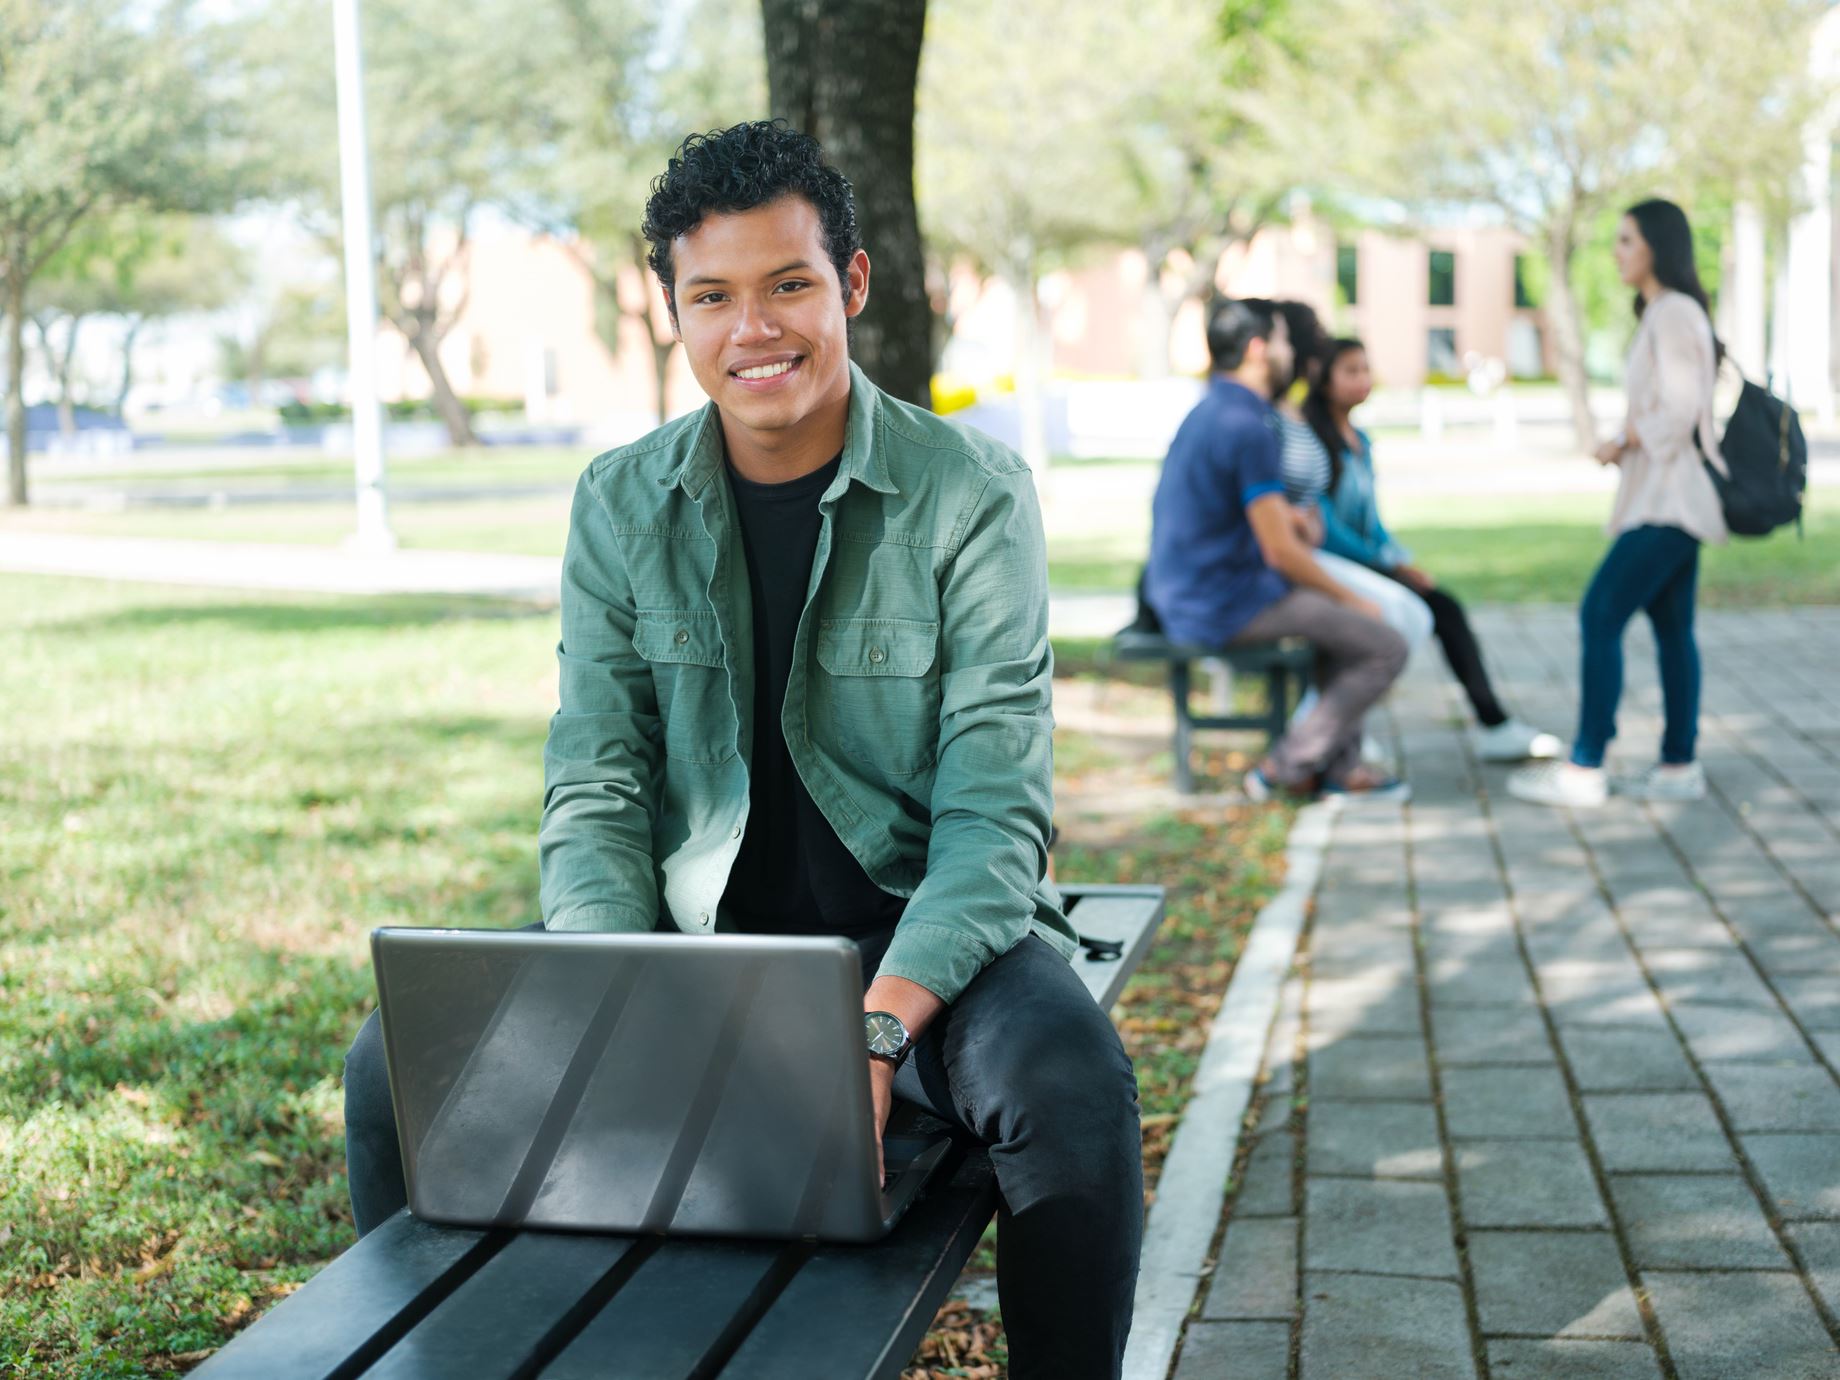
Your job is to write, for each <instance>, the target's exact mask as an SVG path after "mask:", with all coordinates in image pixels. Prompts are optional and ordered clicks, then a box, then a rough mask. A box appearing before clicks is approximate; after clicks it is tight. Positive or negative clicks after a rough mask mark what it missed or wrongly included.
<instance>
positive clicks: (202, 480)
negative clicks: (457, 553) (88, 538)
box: [39, 446, 593, 491]
mask: <svg viewBox="0 0 1840 1380" xmlns="http://www.w3.org/2000/svg"><path fill="white" fill-rule="evenodd" d="M150 454H152V455H155V456H157V455H158V452H150ZM592 458H593V454H592V452H590V451H589V450H588V449H587V448H586V447H579V446H578V447H546V446H481V447H478V448H477V449H473V450H463V451H459V450H448V451H438V452H436V453H434V454H431V455H410V456H399V457H393V458H391V459H389V461H388V462H387V463H388V469H389V478H390V482H391V483H392V484H401V485H404V486H405V487H406V486H414V485H425V486H430V487H446V486H448V485H464V484H480V485H490V484H507V485H524V484H556V485H559V486H567V485H572V484H574V482H575V479H576V476H577V475H579V474H580V473H581V472H582V470H583V469H584V468H586V466H587V463H588V461H589V460H591V459H592ZM39 482H42V483H47V484H58V485H64V484H82V485H94V486H96V487H98V488H107V489H118V488H128V487H132V488H149V489H154V488H157V489H202V490H207V491H208V490H212V489H274V488H282V489H285V488H292V487H319V486H323V485H329V484H331V485H338V484H350V483H352V482H353V479H352V461H351V457H350V456H329V455H325V454H323V453H321V452H319V451H312V450H308V451H277V452H276V453H275V454H274V456H273V457H272V458H264V459H263V460H262V461H261V462H259V463H257V464H251V465H239V466H238V467H236V468H235V469H212V468H208V467H201V468H198V469H195V470H175V471H170V472H165V471H154V470H148V469H145V468H139V469H137V468H136V467H135V466H134V465H133V464H132V463H124V464H123V465H122V466H121V467H120V468H119V469H115V470H110V471H107V472H106V473H104V472H97V473H94V474H82V475H70V476H47V477H45V478H43V479H42V480H40V481H39Z"/></svg>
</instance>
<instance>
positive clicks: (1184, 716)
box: [1169, 661, 1195, 795]
mask: <svg viewBox="0 0 1840 1380" xmlns="http://www.w3.org/2000/svg"><path fill="white" fill-rule="evenodd" d="M1190 688H1191V684H1190V677H1189V670H1188V663H1187V662H1186V661H1172V662H1170V663H1169V691H1170V694H1171V695H1172V696H1173V697H1174V699H1175V702H1176V737H1175V756H1176V790H1177V791H1179V792H1181V793H1182V794H1183V795H1193V794H1194V793H1195V773H1194V769H1193V767H1192V766H1191V765H1190V763H1189V760H1188V758H1189V752H1190V750H1191V747H1192V745H1193V739H1194V724H1193V723H1192V722H1191V719H1190V715H1189V710H1188V695H1189V690H1190Z"/></svg>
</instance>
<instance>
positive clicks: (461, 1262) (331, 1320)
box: [192, 1212, 510, 1380]
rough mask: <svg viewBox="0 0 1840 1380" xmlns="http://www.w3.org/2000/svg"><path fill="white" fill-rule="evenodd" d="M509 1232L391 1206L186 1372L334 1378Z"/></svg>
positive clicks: (225, 1379)
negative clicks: (471, 1227) (440, 1222)
mask: <svg viewBox="0 0 1840 1380" xmlns="http://www.w3.org/2000/svg"><path fill="white" fill-rule="evenodd" d="M509 1239H510V1236H509V1233H505V1232H483V1231H466V1230H462V1229H460V1228H455V1227H437V1226H432V1225H430V1224H429V1223H427V1222H421V1221H417V1220H416V1219H415V1218H413V1217H411V1216H410V1215H409V1214H408V1213H407V1212H399V1213H397V1214H396V1216H394V1217H392V1218H391V1219H390V1220H389V1221H388V1222H386V1223H384V1224H383V1225H382V1226H381V1227H379V1228H377V1230H376V1231H374V1232H372V1233H371V1234H370V1235H369V1236H367V1237H365V1238H364V1240H363V1242H362V1243H361V1244H360V1245H358V1246H355V1247H353V1248H352V1249H351V1250H349V1251H346V1252H345V1254H344V1255H342V1256H340V1257H339V1258H338V1259H337V1260H335V1261H333V1262H332V1263H331V1264H330V1265H328V1266H327V1267H326V1268H325V1269H323V1270H321V1271H320V1272H319V1273H318V1274H317V1275H315V1276H314V1277H313V1278H312V1279H311V1280H309V1281H307V1283H306V1284H304V1285H303V1286H302V1287H301V1288H300V1289H298V1290H296V1291H295V1292H294V1293H293V1294H292V1295H290V1296H289V1297H288V1298H286V1299H283V1300H282V1301H281V1302H280V1303H279V1304H277V1305H276V1306H275V1308H274V1309H273V1310H271V1311H270V1312H269V1314H268V1315H267V1316H266V1317H264V1318H263V1319H262V1320H261V1322H259V1323H258V1324H257V1325H256V1326H254V1327H252V1328H250V1329H249V1330H248V1331H247V1332H244V1333H243V1334H242V1335H240V1336H239V1337H237V1338H236V1339H235V1340H234V1341H232V1342H231V1343H230V1344H229V1345H228V1346H226V1347H225V1348H223V1350H221V1351H219V1352H218V1353H217V1354H216V1355H215V1356H213V1357H211V1358H210V1360H208V1361H206V1362H205V1363H204V1364H203V1365H202V1366H200V1367H199V1368H198V1369H197V1370H195V1371H193V1372H192V1373H193V1374H194V1375H199V1376H207V1377H210V1380H229V1377H233V1376H256V1377H262V1380H273V1377H277V1376H287V1377H289V1378H290V1380H343V1377H345V1376H349V1375H357V1374H359V1373H361V1372H362V1371H363V1369H364V1367H365V1366H366V1365H368V1364H369V1363H370V1362H371V1361H372V1360H374V1359H375V1358H376V1357H377V1356H378V1355H379V1354H380V1353H381V1352H383V1351H384V1350H385V1349H387V1348H388V1347H389V1345H390V1344H391V1343H392V1342H394V1341H395V1340H396V1339H397V1338H398V1337H400V1336H401V1335H402V1334H403V1333H404V1332H406V1331H408V1330H409V1329H410V1328H411V1327H412V1326H413V1325H414V1324H415V1323H416V1322H417V1321H418V1320H420V1319H421V1318H422V1317H424V1316H425V1315H426V1314H427V1313H428V1312H429V1311H430V1310H432V1309H433V1308H435V1307H436V1306H438V1305H439V1303H440V1301H441V1300H442V1298H444V1297H445V1296H446V1295H445V1293H444V1292H443V1290H442V1286H443V1285H444V1284H445V1285H448V1286H451V1285H453V1284H455V1283H457V1282H458V1283H463V1282H464V1280H465V1278H466V1277H467V1276H468V1275H469V1274H470V1273H471V1272H472V1271H474V1270H475V1269H477V1268H479V1267H480V1266H481V1265H482V1264H483V1263H485V1262H486V1261H487V1260H488V1259H489V1258H490V1257H491V1255H492V1254H493V1253H494V1252H496V1251H497V1250H498V1249H499V1248H500V1247H501V1246H503V1245H504V1244H505V1243H506V1242H507V1241H508V1240H509Z"/></svg>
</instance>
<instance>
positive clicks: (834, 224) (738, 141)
mask: <svg viewBox="0 0 1840 1380" xmlns="http://www.w3.org/2000/svg"><path fill="white" fill-rule="evenodd" d="M783 196H802V197H804V198H805V199H806V200H807V201H809V202H810V203H811V204H812V206H813V207H814V208H815V209H816V210H817V212H818V229H819V233H820V235H821V236H822V237H823V240H824V251H825V253H827V254H829V255H830V257H831V264H832V266H833V267H835V268H836V270H837V281H838V282H840V283H842V284H843V292H844V296H845V298H846V299H847V298H848V296H849V292H850V260H851V259H853V258H854V257H855V256H856V251H857V250H858V249H861V248H862V232H861V231H860V230H859V229H858V228H857V225H856V199H855V197H854V195H853V194H852V193H851V191H850V183H849V179H848V178H846V177H845V176H844V175H843V174H842V173H840V172H838V171H837V170H836V169H835V168H833V167H831V166H830V164H828V163H826V162H825V161H824V150H823V149H821V148H820V147H819V146H818V141H817V140H816V139H814V138H812V137H811V136H810V135H809V134H802V133H800V132H799V131H798V130H796V129H794V128H792V126H791V125H789V124H787V123H786V122H785V121H784V120H749V121H747V122H746V123H744V124H739V125H731V126H729V127H728V128H727V129H712V130H710V131H709V132H708V133H707V134H692V135H690V136H689V137H688V138H687V139H685V140H684V142H683V143H681V144H679V145H678V146H677V152H676V153H674V154H673V155H672V156H671V161H670V162H668V163H667V164H665V170H664V172H663V174H662V175H660V176H659V178H658V179H657V181H655V182H653V183H652V194H651V197H650V199H648V200H647V201H646V203H645V222H644V224H642V225H641V226H640V227H639V233H640V234H642V235H644V236H645V239H646V242H647V243H648V244H650V245H651V251H650V252H649V254H648V255H647V261H648V262H649V263H650V264H651V266H652V272H654V273H656V274H657V275H658V282H659V284H660V286H662V287H663V288H664V295H665V301H666V302H667V303H669V305H670V308H671V314H672V316H673V317H675V316H676V314H677V291H676V288H677V270H676V268H675V267H674V265H673V264H672V262H671V242H672V241H673V240H675V239H676V238H677V237H678V236H679V235H687V234H689V233H690V232H691V231H692V230H694V229H696V227H697V226H699V225H701V224H702V223H703V218H704V217H705V216H708V215H711V214H715V213H721V212H729V211H751V210H753V209H754V208H755V207H756V206H765V205H767V204H768V203H769V202H773V201H778V200H779V199H780V198H781V197H783Z"/></svg>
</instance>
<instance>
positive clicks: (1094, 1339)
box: [345, 936, 1144, 1380]
mask: <svg viewBox="0 0 1840 1380" xmlns="http://www.w3.org/2000/svg"><path fill="white" fill-rule="evenodd" d="M713 942H717V943H719V942H721V941H720V939H719V938H718V939H716V940H715V941H713ZM877 947H880V946H877ZM865 957H867V955H865ZM865 1057H866V1056H865ZM895 1095H896V1096H898V1097H901V1098H903V1099H905V1100H907V1101H910V1102H915V1103H918V1104H919V1105H920V1106H922V1107H924V1108H926V1109H927V1110H928V1111H931V1112H932V1113H933V1114H934V1115H936V1116H939V1117H941V1118H943V1119H945V1120H947V1121H950V1122H952V1123H954V1124H955V1125H957V1126H958V1127H960V1128H961V1129H962V1130H964V1131H966V1132H968V1133H969V1134H971V1135H972V1136H975V1137H976V1138H977V1139H978V1140H979V1141H981V1142H982V1143H983V1144H984V1145H985V1146H986V1147H987V1148H988V1150H989V1152H990V1161H991V1165H992V1167H993V1168H994V1169H995V1170H996V1175H997V1185H998V1187H999V1189H1001V1191H1002V1195H1003V1202H1002V1206H1001V1208H1000V1209H999V1211H998V1215H997V1233H998V1238H997V1240H998V1248H997V1289H998V1293H999V1296H1000V1298H1001V1300H1002V1305H1003V1323H1004V1327H1005V1330H1006V1331H1007V1333H1008V1338H1009V1346H1010V1375H1011V1376H1012V1377H1014V1380H1038V1378H1040V1380H1045V1378H1046V1377H1055V1378H1056V1380H1061V1378H1062V1377H1066V1378H1067V1380H1079V1378H1080V1377H1087V1376H1091V1377H1114V1376H1116V1375H1117V1374H1118V1373H1119V1369H1120V1366H1121V1364H1122V1361H1123V1357H1124V1344H1125V1338H1126V1336H1127V1335H1128V1334H1129V1332H1130V1328H1131V1302H1132V1296H1133V1293H1134V1292H1135V1289H1136V1285H1137V1261H1138V1255H1139V1252H1140V1250H1141V1247H1142V1245H1143V1202H1144V1195H1143V1160H1142V1154H1141V1149H1142V1139H1141V1135H1140V1132H1139V1129H1138V1113H1137V1079H1136V1075H1135V1073H1134V1072H1133V1071H1132V1068H1131V1061H1130V1058H1129V1057H1128V1056H1127V1055H1126V1054H1125V1052H1124V1046H1123V1045H1122V1044H1120V1043H1119V1040H1118V1032H1117V1031H1116V1030H1114V1029H1113V1028H1112V1023H1111V1021H1110V1020H1109V1019H1108V1018H1107V1016H1106V1013H1105V1012H1103V1011H1101V1010H1100V1009H1099V1007H1098V1004H1097V1003H1096V1002H1094V1001H1093V999H1092V997H1091V995H1090V994H1089V993H1088V992H1087V991H1086V988H1085V987H1084V986H1082V985H1081V983H1080V980H1079V979H1078V978H1077V977H1075V976H1074V974H1073V970H1072V969H1071V968H1070V967H1069V965H1068V964H1067V963H1066V961H1065V960H1063V959H1062V958H1061V957H1060V955H1059V954H1057V953H1055V952H1054V950H1053V949H1052V948H1050V947H1049V946H1048V945H1047V944H1046V943H1045V942H1043V941H1042V940H1040V939H1037V938H1034V937H1032V936H1031V937H1030V938H1028V939H1025V940H1023V941H1022V943H1020V944H1018V945H1017V946H1016V947H1015V948H1013V949H1011V950H1010V951H1009V952H1008V953H1006V954H1004V955H1003V956H1002V957H1001V958H998V959H996V960H995V961H994V962H992V963H991V964H990V965H989V966H987V967H986V968H985V969H984V971H983V972H981V973H979V974H978V976H977V977H976V978H975V979H973V981H972V983H971V985H970V986H969V987H967V988H966V989H965V990H964V992H963V993H961V994H960V996H959V998H958V1000H957V1001H955V1002H953V1003H952V1004H951V1005H950V1006H948V1007H947V1008H946V1009H945V1010H944V1011H943V1012H942V1013H940V1015H939V1017H938V1019H937V1020H935V1021H934V1022H933V1024H932V1025H931V1026H930V1027H929V1028H928V1029H927V1032H926V1034H925V1035H924V1036H923V1037H922V1038H921V1039H920V1041H919V1042H918V1043H917V1044H916V1045H915V1047H914V1051H913V1054H912V1055H911V1056H910V1057H909V1058H908V1060H907V1062H906V1063H905V1064H904V1065H903V1066H902V1067H901V1070H900V1072H899V1073H898V1074H896V1076H895ZM345 1158H346V1168H347V1171H348V1173H349V1176H350V1182H351V1206H352V1215H353V1217H354V1218H356V1220H357V1225H358V1234H359V1235H360V1236H362V1235H363V1234H364V1233H365V1232H368V1231H370V1230H371V1229H372V1228H373V1227H376V1226H379V1225H381V1224H382V1223H383V1222H384V1221H386V1220H387V1219H388V1218H389V1217H391V1216H392V1215H393V1214H394V1213H395V1212H396V1211H397V1210H398V1209H400V1208H402V1207H403V1206H404V1205H405V1203H406V1202H407V1191H406V1189H405V1187H404V1184H403V1173H402V1152H401V1149H400V1147H399V1146H398V1144H397V1139H396V1119H395V1114H394V1111H393V1109H392V1106H391V1102H390V1085H389V1079H388V1075H387V1071H386V1069H385V1066H384V1057H383V1040H382V1036H381V1034H380V1032H379V1029H378V1024H377V1017H376V1014H375V1013H373V1014H372V1015H371V1017H370V1018H369V1019H368V1020H366V1021H365V1023H364V1025H363V1027H362V1028H361V1029H360V1030H359V1031H358V1038H357V1039H356V1040H354V1041H353V1042H352V1046H351V1052H350V1053H349V1054H347V1055H346V1056H345ZM838 1304H839V1306H840V1307H847V1306H848V1300H845V1299H839V1300H838Z"/></svg>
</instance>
